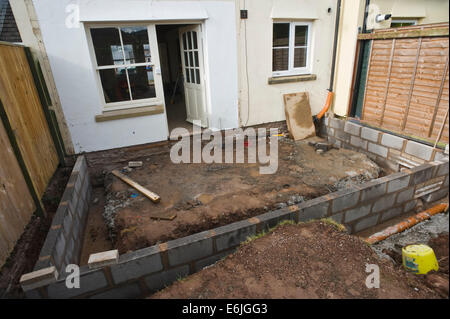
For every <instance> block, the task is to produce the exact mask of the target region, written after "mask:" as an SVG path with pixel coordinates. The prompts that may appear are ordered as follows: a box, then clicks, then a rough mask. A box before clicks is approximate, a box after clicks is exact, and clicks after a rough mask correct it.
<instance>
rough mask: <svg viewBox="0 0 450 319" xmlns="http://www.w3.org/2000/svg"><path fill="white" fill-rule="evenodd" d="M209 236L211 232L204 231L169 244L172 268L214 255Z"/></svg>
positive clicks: (168, 251) (168, 252)
mask: <svg viewBox="0 0 450 319" xmlns="http://www.w3.org/2000/svg"><path fill="white" fill-rule="evenodd" d="M247 223H248V222H247ZM248 224H250V223H248ZM227 226H229V225H227ZM224 227H226V226H224ZM251 227H252V228H253V229H256V226H255V225H252V226H251ZM216 229H217V228H216ZM216 229H215V230H216ZM243 232H244V231H243ZM235 234H236V233H234V235H235ZM209 236H210V233H209V231H204V232H201V233H197V234H194V235H190V236H186V237H183V238H179V239H175V240H171V241H169V242H167V247H168V250H167V254H168V256H169V264H170V266H176V265H179V264H184V263H188V262H192V261H194V260H197V259H200V258H203V257H206V256H209V255H212V251H213V241H212V238H210V237H209ZM230 240H232V239H230Z"/></svg>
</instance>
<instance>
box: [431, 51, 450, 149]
mask: <svg viewBox="0 0 450 319" xmlns="http://www.w3.org/2000/svg"><path fill="white" fill-rule="evenodd" d="M447 71H448V55H447V62H446V63H445V69H444V73H443V75H442V80H441V86H440V88H439V93H438V95H437V98H436V105H435V106H434V111H433V118H432V120H431V123H430V128H429V130H428V137H431V133H432V132H433V125H434V121H435V119H436V114H437V111H438V107H439V103H440V102H441V96H442V90H443V89H444V83H445V78H446V77H447ZM441 134H442V132H441V133H439V138H440V137H441ZM437 142H438V141H436V144H437Z"/></svg>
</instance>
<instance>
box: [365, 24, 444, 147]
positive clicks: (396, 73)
mask: <svg viewBox="0 0 450 319" xmlns="http://www.w3.org/2000/svg"><path fill="white" fill-rule="evenodd" d="M439 27H440V28H442V25H439ZM447 27H448V25H447ZM428 28H429V27H428ZM397 31H398V34H399V37H397V38H395V37H391V38H388V39H377V38H376V37H374V36H372V37H374V38H373V40H372V41H373V43H372V49H371V55H370V59H369V66H368V74H367V82H366V90H365V96H364V103H363V112H362V121H364V122H366V123H369V124H372V125H376V126H380V127H383V128H385V129H389V130H392V131H395V132H399V133H403V134H408V135H412V136H415V137H420V138H424V139H427V140H429V141H433V142H434V141H435V140H436V138H437V137H438V135H439V132H440V130H441V127H442V125H444V130H443V133H442V135H441V137H440V141H441V142H444V143H448V142H449V134H448V125H449V124H448V123H449V119H448V116H446V114H447V109H448V107H449V103H448V101H449V94H448V88H449V71H448V64H449V62H448V60H449V58H448V55H449V39H448V37H444V36H433V37H402V36H401V32H402V31H401V30H400V29H398V30H397ZM405 32H406V31H405ZM375 33H377V32H375ZM380 33H381V32H380Z"/></svg>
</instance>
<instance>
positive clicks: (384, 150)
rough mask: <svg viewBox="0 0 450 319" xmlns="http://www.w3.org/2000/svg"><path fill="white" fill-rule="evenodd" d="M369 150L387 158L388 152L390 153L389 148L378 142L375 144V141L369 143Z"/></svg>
mask: <svg viewBox="0 0 450 319" xmlns="http://www.w3.org/2000/svg"><path fill="white" fill-rule="evenodd" d="M367 150H368V151H369V152H372V153H374V154H377V155H379V156H381V157H384V158H387V154H388V149H387V148H386V147H384V146H381V145H378V144H374V143H369V145H368V147H367Z"/></svg>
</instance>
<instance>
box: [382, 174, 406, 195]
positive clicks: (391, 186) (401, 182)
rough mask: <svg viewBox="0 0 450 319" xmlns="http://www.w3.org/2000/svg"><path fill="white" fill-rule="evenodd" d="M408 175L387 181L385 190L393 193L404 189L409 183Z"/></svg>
mask: <svg viewBox="0 0 450 319" xmlns="http://www.w3.org/2000/svg"><path fill="white" fill-rule="evenodd" d="M409 179H410V176H409V175H406V176H403V177H399V178H396V179H394V180H392V181H390V182H389V183H388V186H387V192H388V193H393V192H396V191H399V190H402V189H405V188H406V187H408V185H409Z"/></svg>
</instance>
